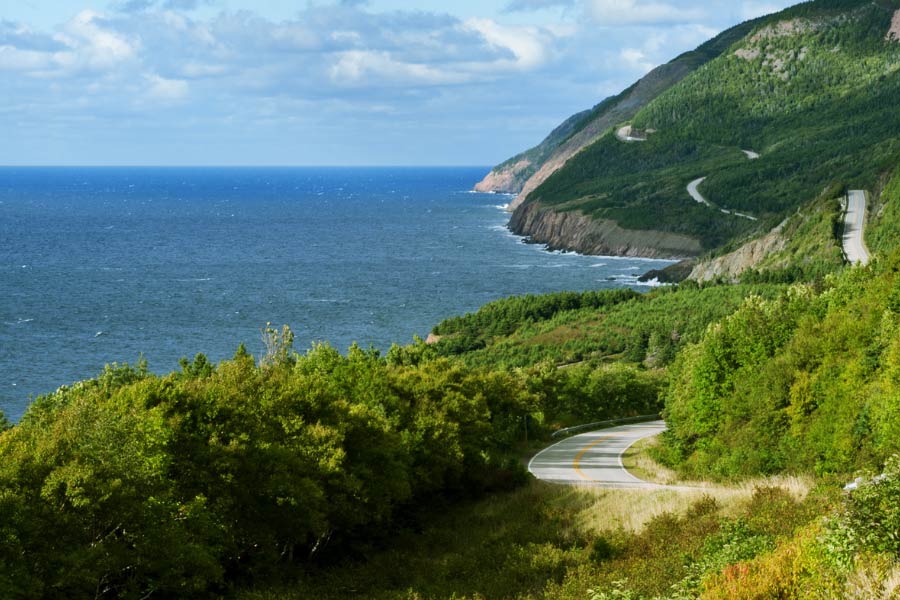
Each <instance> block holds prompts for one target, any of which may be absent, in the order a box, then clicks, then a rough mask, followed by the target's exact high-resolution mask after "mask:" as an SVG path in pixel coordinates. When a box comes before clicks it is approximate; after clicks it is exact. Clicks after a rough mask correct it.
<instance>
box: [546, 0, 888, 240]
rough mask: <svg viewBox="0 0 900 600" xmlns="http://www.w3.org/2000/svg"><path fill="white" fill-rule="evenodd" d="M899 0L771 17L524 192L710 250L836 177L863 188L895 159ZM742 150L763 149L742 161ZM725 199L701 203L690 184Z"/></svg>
mask: <svg viewBox="0 0 900 600" xmlns="http://www.w3.org/2000/svg"><path fill="white" fill-rule="evenodd" d="M897 7H898V3H897V2H888V1H884V2H877V3H876V2H869V1H862V0H859V1H855V2H850V1H847V2H822V1H819V2H810V3H806V4H803V5H800V6H798V7H795V8H793V9H789V10H788V11H785V12H783V13H780V14H778V15H775V16H773V17H769V18H767V19H765V20H763V21H761V22H760V23H758V24H757V25H756V26H755V27H754V28H753V32H752V33H750V34H749V35H748V36H746V37H744V38H743V39H742V40H741V41H739V42H738V43H736V44H735V45H733V46H732V47H731V48H730V49H729V50H728V51H727V52H725V53H724V54H722V55H721V56H719V57H718V58H716V59H715V60H712V61H711V62H709V63H708V64H705V65H704V66H702V67H701V68H699V69H697V70H696V71H695V72H694V73H692V74H691V75H690V76H688V77H686V78H685V79H684V80H683V81H681V82H680V83H678V84H677V85H675V86H673V87H672V88H670V89H669V90H667V91H666V92H664V93H663V94H661V95H660V96H659V97H657V98H656V99H654V100H653V101H652V102H650V103H649V104H648V105H647V106H646V107H644V108H643V109H642V110H641V111H640V112H638V113H637V115H636V116H635V117H634V119H633V124H634V126H635V127H637V128H639V129H641V130H648V131H649V130H655V131H656V133H652V134H650V135H649V139H648V140H647V141H646V142H643V143H622V142H621V141H619V140H618V139H616V137H615V136H614V135H612V133H609V134H607V135H606V136H604V137H603V138H602V139H600V140H599V141H597V142H596V143H594V144H593V145H591V146H590V147H588V148H587V149H585V150H584V151H582V152H581V153H579V154H578V155H577V156H576V157H574V158H573V159H571V160H570V161H569V162H568V163H567V164H566V166H565V167H564V168H563V169H561V170H560V171H558V172H557V173H555V174H554V175H553V176H552V177H550V178H549V179H548V180H547V181H546V182H545V183H544V184H543V185H542V186H540V187H539V188H538V189H537V190H535V191H534V192H533V193H532V194H531V196H530V197H529V202H539V203H540V204H542V205H545V206H550V207H553V208H554V209H555V210H558V211H573V210H578V211H582V212H585V213H587V214H589V215H591V216H592V217H594V218H597V219H612V220H614V221H616V222H618V223H619V224H620V225H621V226H623V227H625V228H628V229H659V230H663V231H670V232H676V233H681V234H687V235H690V236H693V237H695V238H697V239H699V240H701V242H702V244H703V246H704V248H706V249H709V250H712V249H715V248H718V247H721V246H723V245H725V244H728V243H729V242H730V241H732V240H736V239H741V238H744V237H746V236H752V235H757V234H760V233H762V232H765V231H768V230H769V229H771V228H772V227H774V226H775V225H776V224H777V223H779V222H780V221H781V220H782V219H784V217H785V216H787V215H788V214H790V213H791V212H792V211H793V210H795V209H796V208H797V207H799V206H802V205H803V204H806V203H808V202H810V201H811V200H813V199H814V198H816V197H817V196H818V195H819V193H821V191H822V190H823V189H824V188H826V187H827V186H829V185H831V184H841V185H848V186H851V187H855V188H866V189H871V188H872V187H874V186H875V185H876V183H877V181H878V178H879V177H880V175H881V174H882V173H884V172H885V171H886V170H887V169H888V168H889V167H890V166H891V165H892V164H894V162H895V161H896V159H897V157H898V156H900V141H898V139H900V112H898V111H897V110H896V98H898V97H900V43H898V42H896V41H888V40H886V39H885V36H886V33H887V32H888V30H889V28H890V25H891V17H892V15H893V10H894V9H895V8H897ZM742 150H752V151H755V152H758V153H760V154H761V158H759V159H758V160H750V159H748V158H747V156H746V155H745V154H744V153H743V152H742ZM699 177H707V179H706V180H705V181H704V182H703V184H702V185H701V186H700V192H701V193H702V194H703V195H704V196H705V197H706V198H707V199H708V200H709V201H710V202H712V203H713V204H715V205H717V206H718V207H721V208H726V209H729V210H736V211H739V212H742V213H746V214H748V215H751V216H754V217H756V218H757V219H758V220H757V221H751V220H749V219H746V218H741V217H739V216H734V215H728V214H723V213H722V212H720V211H717V210H711V209H710V208H709V207H706V206H704V205H701V204H698V203H697V202H695V201H694V200H693V199H691V197H690V196H689V195H688V193H687V191H686V189H685V188H686V186H687V184H688V183H689V182H690V181H692V180H693V179H696V178H699Z"/></svg>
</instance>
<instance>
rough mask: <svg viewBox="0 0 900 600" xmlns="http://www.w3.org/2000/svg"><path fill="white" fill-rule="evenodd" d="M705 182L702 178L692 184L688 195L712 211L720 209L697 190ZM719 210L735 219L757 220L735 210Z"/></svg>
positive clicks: (689, 185) (704, 178) (688, 189)
mask: <svg viewBox="0 0 900 600" xmlns="http://www.w3.org/2000/svg"><path fill="white" fill-rule="evenodd" d="M744 152H748V150H745V151H744ZM705 180H706V177H701V178H699V179H695V180H693V181H692V182H690V183H689V184H688V186H687V191H688V194H690V195H691V198H693V199H694V200H696V201H697V202H699V203H700V204H705V205H706V206H708V207H710V208H712V209H716V208H719V207H718V206H715V205H713V203H712V202H710V201H709V200H707V199H706V198H704V197H703V194H701V193H700V190H698V189H697V188H698V187H699V186H700V184H701V183H703V182H704V181H705ZM719 210H720V211H721V212H723V213H725V214H726V215H734V216H735V217H742V218H744V219H750V220H751V221H756V220H757V219H756V217H751V216H750V215H745V214H744V213H739V212H737V211H734V210H727V209H724V208H719Z"/></svg>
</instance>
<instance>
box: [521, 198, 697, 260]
mask: <svg viewBox="0 0 900 600" xmlns="http://www.w3.org/2000/svg"><path fill="white" fill-rule="evenodd" d="M509 227H510V229H511V230H512V231H513V233H516V234H518V235H524V236H528V237H529V238H530V240H531V241H533V242H535V243H539V244H546V245H547V246H548V247H549V248H550V249H551V250H568V251H574V252H579V253H581V254H592V255H603V256H633V257H643V258H685V257H690V256H697V255H698V254H700V253H701V252H702V251H703V248H702V247H701V246H700V242H699V241H697V240H696V239H694V238H691V237H688V236H685V235H678V234H675V233H667V232H664V231H637V230H632V229H623V228H622V227H620V226H619V225H618V224H616V223H615V222H614V221H608V220H603V219H592V218H590V217H588V216H586V215H584V214H582V213H581V212H577V211H572V212H557V211H554V210H552V209H550V208H547V207H543V206H541V205H540V204H538V203H530V204H526V205H523V206H520V207H519V208H518V209H516V211H515V212H514V213H513V215H512V218H511V219H510V222H509Z"/></svg>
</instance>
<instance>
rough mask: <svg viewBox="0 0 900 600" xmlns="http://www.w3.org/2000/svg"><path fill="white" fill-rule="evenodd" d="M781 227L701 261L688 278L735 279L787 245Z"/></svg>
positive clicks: (695, 279) (782, 225) (700, 279)
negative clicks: (722, 253) (720, 254)
mask: <svg viewBox="0 0 900 600" xmlns="http://www.w3.org/2000/svg"><path fill="white" fill-rule="evenodd" d="M783 228H784V223H782V224H781V225H779V226H778V227H776V228H775V229H773V230H772V231H770V232H769V233H768V234H766V235H764V236H763V237H761V238H759V239H757V240H753V241H752V242H749V243H747V244H744V245H743V246H741V247H740V248H738V249H737V250H735V251H734V252H729V253H728V254H725V255H722V256H720V257H718V258H714V259H713V260H708V261H704V262H701V263H700V264H698V265H697V266H695V267H694V269H693V270H692V271H691V274H690V275H689V276H688V279H693V280H694V281H699V282H703V281H710V280H713V279H717V278H719V277H723V278H725V279H728V280H731V281H737V279H738V277H739V276H740V275H741V273H743V272H744V271H746V270H748V269H752V268H755V267H756V266H757V265H759V264H760V263H761V262H762V261H763V260H764V259H765V258H766V257H767V256H769V255H770V254H773V253H775V252H780V251H781V250H784V247H785V246H786V245H787V237H786V236H785V235H784V234H783V233H782V230H783Z"/></svg>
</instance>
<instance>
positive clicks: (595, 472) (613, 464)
mask: <svg viewBox="0 0 900 600" xmlns="http://www.w3.org/2000/svg"><path fill="white" fill-rule="evenodd" d="M665 428H666V424H665V423H664V422H663V421H651V422H649V423H638V424H633V425H621V426H619V427H612V428H610V429H603V430H600V431H591V432H589V433H582V434H581V435H576V436H573V437H570V438H567V439H565V440H563V441H561V442H557V443H556V444H553V445H552V446H550V447H548V448H545V449H544V450H541V451H540V452H538V453H537V454H535V456H534V458H532V459H531V462H530V463H528V471H529V472H530V473H531V474H532V475H534V476H535V477H537V478H538V479H541V480H543V481H549V482H551V483H563V484H570V485H571V484H578V485H589V486H594V487H604V488H647V489H657V488H663V487H667V486H661V485H658V484H655V483H649V482H647V481H643V480H641V479H638V478H637V477H635V476H634V475H632V474H631V473H629V472H628V471H626V470H625V467H624V466H623V465H622V454H624V453H625V451H626V450H628V448H629V447H631V446H632V445H633V444H634V443H635V442H637V441H638V440H641V439H643V438H646V437H650V436H654V435H656V434H658V433H660V432H662V431H663V430H665Z"/></svg>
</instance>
